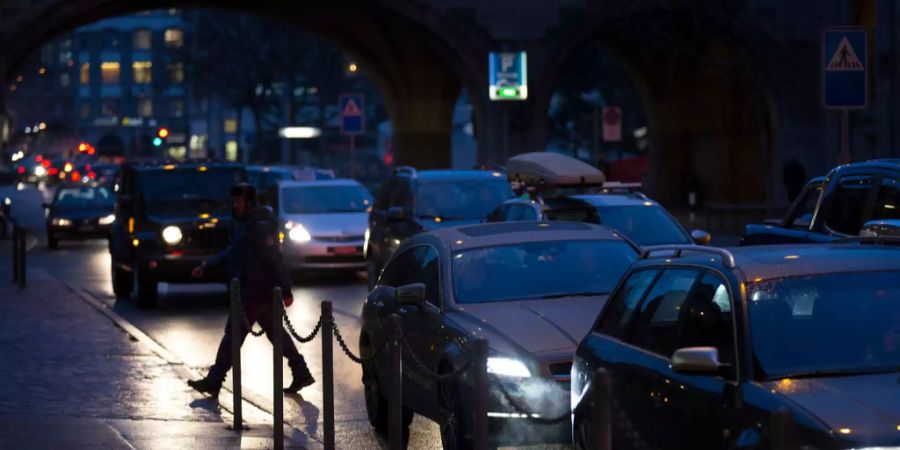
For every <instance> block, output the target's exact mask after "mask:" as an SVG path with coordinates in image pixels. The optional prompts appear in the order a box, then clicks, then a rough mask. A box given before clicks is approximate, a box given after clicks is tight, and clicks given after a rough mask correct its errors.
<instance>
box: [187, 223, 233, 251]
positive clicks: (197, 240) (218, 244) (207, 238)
mask: <svg viewBox="0 0 900 450" xmlns="http://www.w3.org/2000/svg"><path fill="white" fill-rule="evenodd" d="M230 241H231V229H230V227H228V226H217V227H207V228H194V229H192V230H191V233H190V236H189V238H188V245H189V246H190V247H192V248H196V249H204V250H206V249H209V250H218V249H223V248H225V247H227V246H228V243H229V242H230Z"/></svg>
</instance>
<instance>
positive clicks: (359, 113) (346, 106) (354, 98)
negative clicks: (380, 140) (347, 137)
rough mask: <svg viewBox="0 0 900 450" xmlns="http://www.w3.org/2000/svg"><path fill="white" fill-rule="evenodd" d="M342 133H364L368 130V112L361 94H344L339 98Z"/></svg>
mask: <svg viewBox="0 0 900 450" xmlns="http://www.w3.org/2000/svg"><path fill="white" fill-rule="evenodd" d="M338 111H340V116H341V134H362V133H363V132H365V130H366V113H365V111H364V110H363V96H362V95H361V94H343V95H341V96H340V97H339V98H338Z"/></svg>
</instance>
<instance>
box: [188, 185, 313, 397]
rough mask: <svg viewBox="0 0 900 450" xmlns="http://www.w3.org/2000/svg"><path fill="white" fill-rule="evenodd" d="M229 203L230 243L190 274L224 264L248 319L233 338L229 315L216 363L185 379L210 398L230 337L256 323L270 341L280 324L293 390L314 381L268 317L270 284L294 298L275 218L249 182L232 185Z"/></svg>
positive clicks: (225, 364) (287, 302)
mask: <svg viewBox="0 0 900 450" xmlns="http://www.w3.org/2000/svg"><path fill="white" fill-rule="evenodd" d="M231 202H232V209H231V212H232V214H233V215H234V218H235V227H234V229H233V235H232V239H231V244H230V245H229V246H228V248H227V249H225V251H223V252H222V253H220V254H218V255H216V256H214V257H212V258H209V259H208V260H206V261H204V262H203V264H201V265H200V266H198V267H196V268H194V270H193V272H192V273H191V275H192V276H194V277H195V278H199V277H202V276H203V274H204V273H205V272H207V271H208V270H210V269H213V268H216V267H221V266H225V267H226V268H227V271H228V278H229V279H232V278H237V279H239V280H240V286H241V292H240V294H241V295H240V297H241V304H242V306H243V308H244V313H245V315H246V316H247V322H249V323H243V324H242V325H241V335H240V336H232V335H231V326H230V324H231V317H229V318H228V322H226V323H225V335H224V336H223V337H222V342H220V343H219V350H218V353H216V362H215V364H214V365H213V366H212V368H210V369H209V373H208V374H207V375H206V377H205V378H202V379H199V380H190V381H188V385H189V386H191V387H192V388H194V389H196V390H197V391H200V392H203V393H207V394H210V395H212V396H213V397H216V396H218V394H219V390H220V389H221V387H222V382H223V381H225V374H226V373H228V370H229V369H231V365H232V360H231V340H232V339H240V342H241V344H243V342H244V339H245V338H246V337H247V334H248V333H249V332H250V328H249V327H251V326H253V324H254V323H258V324H259V325H260V327H262V329H263V331H264V332H265V334H266V337H268V338H269V341H270V342H271V341H272V330H273V329H274V327H276V326H277V327H282V330H281V337H282V348H283V349H284V356H285V357H286V358H287V360H288V365H289V366H290V368H291V374H292V376H293V380H292V381H291V384H290V386H288V387H287V388H285V389H284V391H285V392H289V393H296V392H297V391H299V390H300V389H303V388H304V387H307V386H309V385H311V384H313V383H314V382H315V380H314V379H313V377H312V374H310V373H309V368H308V367H307V366H306V361H305V360H304V359H303V356H302V355H301V354H300V352H298V351H297V347H296V346H295V345H294V341H293V340H292V339H291V338H290V335H289V334H287V332H286V331H285V330H284V328H283V327H284V325H283V324H282V323H274V322H273V321H272V290H273V288H275V287H276V286H280V287H281V292H282V293H283V295H284V299H283V301H284V306H286V307H287V306H291V304H292V303H293V302H294V298H293V295H292V294H291V282H290V277H289V274H288V271H287V268H286V267H285V266H284V263H283V262H282V259H281V252H280V251H279V250H278V245H277V242H278V241H277V238H276V233H277V231H278V225H277V224H278V221H277V219H276V218H275V217H274V215H273V213H272V210H271V209H270V208H269V207H267V206H263V205H259V204H258V203H257V198H256V189H255V188H254V187H253V186H251V185H249V184H246V183H241V184H238V185H235V186H234V187H233V188H232V189H231Z"/></svg>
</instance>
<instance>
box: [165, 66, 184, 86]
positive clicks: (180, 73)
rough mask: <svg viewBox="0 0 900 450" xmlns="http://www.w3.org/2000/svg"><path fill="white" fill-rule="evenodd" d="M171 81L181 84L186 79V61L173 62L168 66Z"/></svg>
mask: <svg viewBox="0 0 900 450" xmlns="http://www.w3.org/2000/svg"><path fill="white" fill-rule="evenodd" d="M168 71H169V81H170V82H172V83H174V84H181V83H182V82H183V81H184V63H171V64H169V66H168Z"/></svg>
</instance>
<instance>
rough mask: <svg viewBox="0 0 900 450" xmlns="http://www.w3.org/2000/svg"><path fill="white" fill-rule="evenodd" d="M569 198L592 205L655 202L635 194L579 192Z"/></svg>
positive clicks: (647, 203)
mask: <svg viewBox="0 0 900 450" xmlns="http://www.w3.org/2000/svg"><path fill="white" fill-rule="evenodd" d="M569 198H573V199H577V200H581V201H582V202H585V203H590V204H591V205H594V206H653V205H656V204H657V203H656V202H654V201H653V200H648V199H647V198H645V197H642V196H640V195H637V194H619V193H612V194H579V195H570V196H569Z"/></svg>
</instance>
